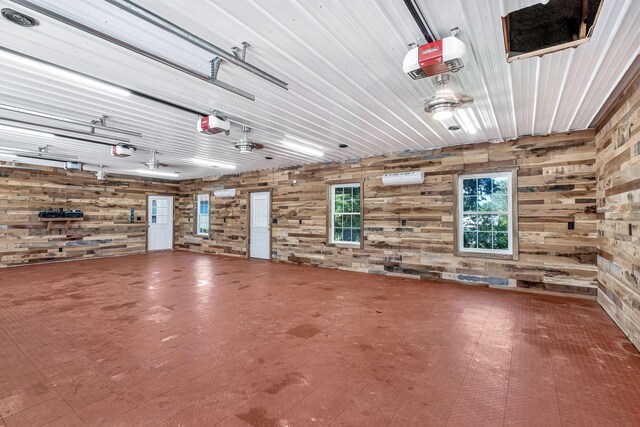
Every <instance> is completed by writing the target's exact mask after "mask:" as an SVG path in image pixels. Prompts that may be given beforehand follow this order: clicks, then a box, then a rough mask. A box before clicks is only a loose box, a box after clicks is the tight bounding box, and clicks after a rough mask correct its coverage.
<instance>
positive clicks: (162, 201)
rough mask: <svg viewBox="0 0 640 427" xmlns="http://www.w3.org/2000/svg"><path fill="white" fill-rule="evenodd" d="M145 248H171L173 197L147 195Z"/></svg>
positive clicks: (152, 249) (154, 249) (157, 249)
mask: <svg viewBox="0 0 640 427" xmlns="http://www.w3.org/2000/svg"><path fill="white" fill-rule="evenodd" d="M147 218H148V221H149V227H148V233H147V249H148V250H150V251H161V250H165V249H172V248H173V197H171V196H149V212H148V214H147Z"/></svg>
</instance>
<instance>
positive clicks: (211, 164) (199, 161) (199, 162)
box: [191, 157, 236, 169]
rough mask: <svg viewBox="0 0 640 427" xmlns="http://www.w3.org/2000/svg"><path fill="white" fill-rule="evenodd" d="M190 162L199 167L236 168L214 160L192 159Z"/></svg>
mask: <svg viewBox="0 0 640 427" xmlns="http://www.w3.org/2000/svg"><path fill="white" fill-rule="evenodd" d="M191 161H192V162H193V163H195V164H197V165H200V166H209V167H214V168H221V169H235V168H236V165H234V164H231V163H224V162H218V161H215V160H206V159H198V158H197V157H194V158H192V159H191Z"/></svg>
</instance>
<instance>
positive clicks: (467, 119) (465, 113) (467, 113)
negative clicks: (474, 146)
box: [456, 108, 478, 135]
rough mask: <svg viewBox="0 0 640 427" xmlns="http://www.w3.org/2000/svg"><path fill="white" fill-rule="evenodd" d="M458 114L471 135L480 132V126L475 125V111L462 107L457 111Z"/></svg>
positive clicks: (466, 130)
mask: <svg viewBox="0 0 640 427" xmlns="http://www.w3.org/2000/svg"><path fill="white" fill-rule="evenodd" d="M456 115H457V116H458V118H459V119H460V122H461V124H462V127H463V128H464V130H465V132H467V133H468V134H469V135H474V134H476V133H478V127H477V126H476V125H475V123H474V122H475V120H474V119H475V117H473V118H472V115H473V112H472V111H471V110H469V109H468V108H461V109H459V110H458V111H456Z"/></svg>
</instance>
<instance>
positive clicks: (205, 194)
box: [196, 193, 211, 236]
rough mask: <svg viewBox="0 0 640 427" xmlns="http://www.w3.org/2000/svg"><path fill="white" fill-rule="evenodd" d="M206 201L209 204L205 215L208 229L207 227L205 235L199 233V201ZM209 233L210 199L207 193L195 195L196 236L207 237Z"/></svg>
mask: <svg viewBox="0 0 640 427" xmlns="http://www.w3.org/2000/svg"><path fill="white" fill-rule="evenodd" d="M201 198H202V199H206V200H207V201H208V202H209V214H208V215H207V221H208V223H209V224H208V225H209V226H208V227H207V230H208V231H207V232H206V233H202V232H200V200H202V199H201ZM209 231H211V197H209V194H207V193H202V194H196V235H198V236H209Z"/></svg>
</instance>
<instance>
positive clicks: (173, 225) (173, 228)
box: [144, 194, 176, 253]
mask: <svg viewBox="0 0 640 427" xmlns="http://www.w3.org/2000/svg"><path fill="white" fill-rule="evenodd" d="M150 197H171V248H170V249H158V250H155V251H150V250H149V226H150V224H149V221H150V220H151V216H149V206H150V203H149V198H150ZM145 203H146V206H145V219H146V221H145V222H146V224H145V225H146V227H145V228H144V240H145V242H144V252H145V253H147V252H162V251H172V250H174V248H175V244H176V239H175V237H176V236H175V234H176V221H175V215H176V214H175V212H176V206H175V203H176V198H175V195H174V194H147V197H145Z"/></svg>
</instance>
